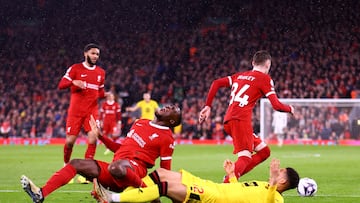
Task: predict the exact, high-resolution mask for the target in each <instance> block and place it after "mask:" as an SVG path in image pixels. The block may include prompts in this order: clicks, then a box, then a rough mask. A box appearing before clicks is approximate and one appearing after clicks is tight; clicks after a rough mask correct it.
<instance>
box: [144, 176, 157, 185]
mask: <svg viewBox="0 0 360 203" xmlns="http://www.w3.org/2000/svg"><path fill="white" fill-rule="evenodd" d="M142 181H143V182H144V183H145V184H146V186H148V187H149V186H152V185H155V183H154V181H153V180H152V179H151V178H150V176H145V177H143V178H142Z"/></svg>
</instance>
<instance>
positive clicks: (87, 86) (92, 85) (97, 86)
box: [86, 83, 99, 90]
mask: <svg viewBox="0 0 360 203" xmlns="http://www.w3.org/2000/svg"><path fill="white" fill-rule="evenodd" d="M86 88H89V89H93V90H99V85H96V84H91V83H87V85H86Z"/></svg>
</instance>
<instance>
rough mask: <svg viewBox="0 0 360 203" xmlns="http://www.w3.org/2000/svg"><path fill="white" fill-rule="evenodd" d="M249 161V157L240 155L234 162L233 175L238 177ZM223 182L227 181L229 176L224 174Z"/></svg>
mask: <svg viewBox="0 0 360 203" xmlns="http://www.w3.org/2000/svg"><path fill="white" fill-rule="evenodd" d="M250 163H251V158H250V157H247V156H240V157H239V158H238V160H237V161H236V162H235V176H236V178H239V177H240V176H241V175H243V174H244V171H245V169H246V167H247V166H248V165H249V164H250ZM223 182H224V183H229V177H228V176H225V177H224V180H223Z"/></svg>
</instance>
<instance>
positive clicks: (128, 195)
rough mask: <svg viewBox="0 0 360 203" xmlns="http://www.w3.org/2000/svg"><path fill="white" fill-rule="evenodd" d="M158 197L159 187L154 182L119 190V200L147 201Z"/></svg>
mask: <svg viewBox="0 0 360 203" xmlns="http://www.w3.org/2000/svg"><path fill="white" fill-rule="evenodd" d="M159 197H160V194H159V187H158V185H156V184H154V185H151V186H148V187H144V188H134V189H132V190H127V191H124V192H121V193H120V202H149V201H152V200H155V199H157V198H159Z"/></svg>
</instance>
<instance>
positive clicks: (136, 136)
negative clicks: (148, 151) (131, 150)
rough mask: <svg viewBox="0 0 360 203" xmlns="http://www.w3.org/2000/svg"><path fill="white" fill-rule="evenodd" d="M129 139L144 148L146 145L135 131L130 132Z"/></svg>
mask: <svg viewBox="0 0 360 203" xmlns="http://www.w3.org/2000/svg"><path fill="white" fill-rule="evenodd" d="M126 136H127V137H129V138H131V139H133V140H134V141H135V142H136V143H137V144H138V145H139V146H140V147H142V148H143V147H144V146H145V145H146V142H145V141H144V140H143V139H142V138H141V137H140V136H139V135H138V134H137V133H136V132H135V130H134V129H133V130H130V131H129V132H128V134H127V135H126Z"/></svg>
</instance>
